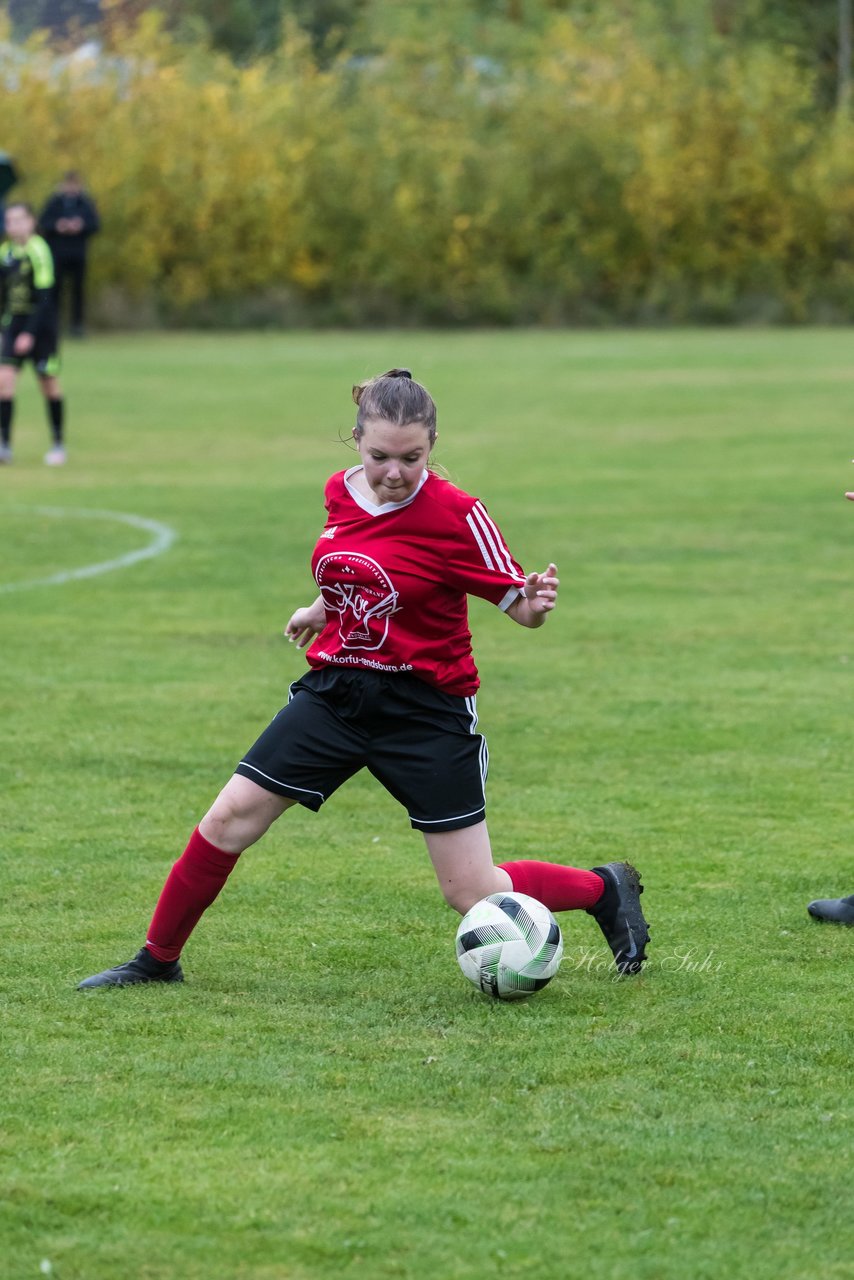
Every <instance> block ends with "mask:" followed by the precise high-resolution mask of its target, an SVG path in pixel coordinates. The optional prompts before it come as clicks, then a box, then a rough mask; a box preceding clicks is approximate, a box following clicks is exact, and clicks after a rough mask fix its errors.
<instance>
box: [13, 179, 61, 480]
mask: <svg viewBox="0 0 854 1280" xmlns="http://www.w3.org/2000/svg"><path fill="white" fill-rule="evenodd" d="M4 222H5V229H6V239H5V240H4V241H3V243H2V244H0V312H2V320H0V464H3V465H7V464H8V463H10V462H11V461H12V418H13V416H14V412H15V387H16V385H17V381H18V373H19V372H20V370H21V369H22V368H23V365H24V362H25V361H27V360H31V361H32V363H33V367H34V369H35V371H36V377H37V378H38V380H39V387H40V388H41V393H42V395H43V396H44V400H45V406H46V408H47V416H48V422H49V424H50V431H51V436H52V439H53V443H52V445H51V447H50V449H49V450H48V452H47V453H46V454H45V462H46V464H47V465H48V466H49V467H61V466H63V465H64V464H65V461H66V456H65V444H64V439H63V429H64V419H65V401H64V400H63V397H62V388H61V387H60V385H59V377H58V373H59V354H58V351H57V342H58V337H57V324H56V302H55V299H54V293H53V262H52V260H51V256H50V249H48V247H47V245H46V244H45V242H44V240H43V239H42V238H41V236H37V235H36V234H35V230H36V219H35V215H34V214H33V210H32V208H31V207H30V205H28V204H25V203H24V202H23V201H20V200H18V201H15V202H14V203H12V204H9V205H7V206H6V213H5V215H4Z"/></svg>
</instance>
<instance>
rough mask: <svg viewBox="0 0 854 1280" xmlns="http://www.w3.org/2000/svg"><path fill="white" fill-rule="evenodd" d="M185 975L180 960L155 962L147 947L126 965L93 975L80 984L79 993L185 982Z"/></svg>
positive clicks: (78, 985) (119, 965) (78, 986)
mask: <svg viewBox="0 0 854 1280" xmlns="http://www.w3.org/2000/svg"><path fill="white" fill-rule="evenodd" d="M183 981H184V973H183V970H182V969H181V962H180V961H179V960H172V961H170V962H169V963H166V964H164V963H163V961H161V960H155V958H154V956H153V955H152V954H151V952H150V951H147V950H146V948H145V947H143V948H142V950H141V951H138V952H137V953H136V955H135V956H134V958H133V959H132V960H128V961H127V963H126V964H118V965H116V967H115V969H105V970H104V972H103V973H96V974H93V975H92V977H91V978H84V979H83V981H82V982H78V984H77V990H78V991H92V990H94V988H95V987H132V986H135V985H136V984H137V983H139V982H183Z"/></svg>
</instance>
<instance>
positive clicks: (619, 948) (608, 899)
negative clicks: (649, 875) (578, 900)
mask: <svg viewBox="0 0 854 1280" xmlns="http://www.w3.org/2000/svg"><path fill="white" fill-rule="evenodd" d="M591 870H592V871H594V872H595V873H596V875H597V876H601V877H602V879H603V880H604V881H605V892H604V893H603V894H602V897H601V898H600V899H599V901H598V902H597V903H595V904H594V905H593V906H592V907H588V908H587V914H588V915H590V916H593V918H594V920H595V921H596V923H597V924H598V925H599V928H600V929H601V930H602V932H603V934H604V935H605V941H606V942H607V943H608V946H609V947H610V948H611V950H612V951H613V953H614V964H615V965H616V966H617V969H618V970H619V972H620V973H623V974H629V973H639V972H640V970H641V966H642V965H643V962H644V960H646V946H647V943H648V942H649V926H648V925H647V922H646V920H645V919H644V914H643V911H642V909H641V904H640V895H641V894H642V893H643V885H642V884H641V882H640V876H639V875H638V873H637V871H636V870H635V868H634V867H633V866H632V864H631V863H630V862H608V863H606V864H605V866H603V867H591Z"/></svg>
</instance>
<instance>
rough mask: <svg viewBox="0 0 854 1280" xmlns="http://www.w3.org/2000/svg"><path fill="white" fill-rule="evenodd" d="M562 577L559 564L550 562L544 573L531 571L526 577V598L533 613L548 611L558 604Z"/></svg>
mask: <svg viewBox="0 0 854 1280" xmlns="http://www.w3.org/2000/svg"><path fill="white" fill-rule="evenodd" d="M559 586H560V578H559V577H558V576H557V565H555V564H550V565H549V567H548V568H547V569H546V571H545V572H544V573H529V574H528V576H527V578H526V579H525V588H524V590H525V599H526V600H527V601H528V608H529V609H530V610H531V612H532V613H548V612H549V610H551V609H553V608H554V607H555V605H556V604H557V593H558V587H559Z"/></svg>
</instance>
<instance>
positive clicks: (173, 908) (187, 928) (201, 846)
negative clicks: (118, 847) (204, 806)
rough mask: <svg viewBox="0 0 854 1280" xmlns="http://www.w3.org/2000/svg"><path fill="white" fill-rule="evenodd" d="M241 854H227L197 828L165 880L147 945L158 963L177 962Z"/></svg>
mask: <svg viewBox="0 0 854 1280" xmlns="http://www.w3.org/2000/svg"><path fill="white" fill-rule="evenodd" d="M238 857H239V854H236V853H226V852H225V851H224V850H223V849H217V847H216V845H213V844H211V843H210V841H208V840H206V839H205V837H204V836H203V835H202V833H201V832H200V831H199V828H198V827H196V829H195V831H194V832H193V834H192V835H191V836H190V843H189V844H188V845H187V847H186V849H185V850H184V852H183V853H182V854H181V857H180V858H179V859H178V861H177V862H176V863H175V864H174V865H173V867H172V870H171V871H170V872H169V875H168V876H167V878H166V883H165V885H164V886H163V889H162V891H161V894H160V897H159V898H158V900H157V906H156V907H155V909H154V917H153V919H152V921H151V925H150V926H149V930H148V937H147V939H146V942H145V945H146V947H147V948H148V950H149V951H150V952H151V954H152V955H153V956H154V958H155V960H177V959H178V957H179V955H180V954H181V948H182V947H183V946H184V943H185V942H186V941H187V939H188V938H189V936H190V934H191V933H192V932H193V930H194V929H195V927H196V925H197V924H198V921H199V918H200V917H201V915H202V912H203V911H204V910H205V909H206V908H207V907H209V906H210V905H211V903H212V902H213V900H214V898H215V897H216V896H217V894H218V893H219V891H220V889H221V888H222V886H223V885H224V884H225V882H226V880H227V879H228V877H229V874H230V873H231V872H232V871H233V870H234V865H235V863H236V862H237V859H238Z"/></svg>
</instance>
